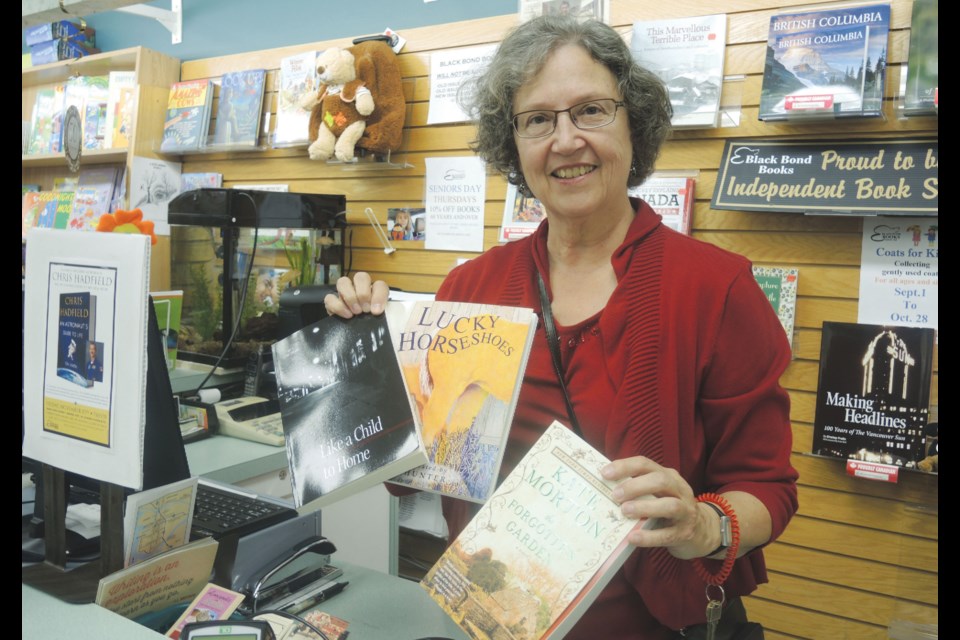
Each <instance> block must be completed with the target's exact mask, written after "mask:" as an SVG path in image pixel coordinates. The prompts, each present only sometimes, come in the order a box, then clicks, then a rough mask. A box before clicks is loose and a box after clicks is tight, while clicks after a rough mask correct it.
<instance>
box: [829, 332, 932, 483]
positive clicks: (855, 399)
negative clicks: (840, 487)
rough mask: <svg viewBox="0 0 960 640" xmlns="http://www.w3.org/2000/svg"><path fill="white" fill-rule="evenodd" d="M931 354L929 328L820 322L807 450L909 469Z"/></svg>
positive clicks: (924, 409) (915, 454) (919, 442)
mask: <svg viewBox="0 0 960 640" xmlns="http://www.w3.org/2000/svg"><path fill="white" fill-rule="evenodd" d="M933 354H934V330H933V329H928V328H922V327H899V326H883V325H875V324H855V323H852V322H824V323H823V332H822V335H821V342H820V375H819V380H818V382H817V404H816V414H815V416H814V423H813V453H814V454H817V455H823V456H831V457H835V458H842V459H853V460H862V461H865V462H875V463H881V464H892V465H897V466H899V467H903V468H907V469H913V468H916V465H917V463H918V462H919V461H920V460H922V459H923V458H924V457H925V446H924V445H925V442H924V432H925V429H926V426H927V418H928V417H929V405H930V381H931V377H932V372H933Z"/></svg>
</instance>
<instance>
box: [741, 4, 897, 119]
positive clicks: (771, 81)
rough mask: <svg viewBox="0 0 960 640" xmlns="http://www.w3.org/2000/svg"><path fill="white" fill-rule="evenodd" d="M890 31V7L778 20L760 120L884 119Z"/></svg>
mask: <svg viewBox="0 0 960 640" xmlns="http://www.w3.org/2000/svg"><path fill="white" fill-rule="evenodd" d="M889 30H890V5H889V4H872V5H856V6H851V7H843V8H836V9H826V10H822V11H804V12H790V13H781V14H778V15H775V16H773V17H772V18H771V19H770V32H769V37H768V40H767V54H766V61H765V63H764V70H763V88H762V90H761V92H760V112H759V117H760V119H761V120H779V119H787V118H791V117H796V116H813V115H830V116H878V115H880V114H881V110H882V107H883V93H884V83H885V80H886V75H887V35H888V32H889Z"/></svg>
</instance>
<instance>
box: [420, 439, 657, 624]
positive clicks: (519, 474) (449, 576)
mask: <svg viewBox="0 0 960 640" xmlns="http://www.w3.org/2000/svg"><path fill="white" fill-rule="evenodd" d="M607 462H608V460H607V459H606V458H605V457H604V456H603V455H601V454H600V453H599V452H598V451H597V450H596V449H594V448H593V447H591V446H590V445H589V444H587V443H586V442H584V441H583V440H582V439H580V438H579V437H578V436H577V435H576V434H574V433H573V432H572V431H571V430H569V429H567V428H566V427H564V426H563V425H561V424H560V423H559V422H554V423H553V424H552V425H551V426H550V427H548V428H547V430H546V432H545V433H544V434H543V436H541V437H540V439H539V440H538V441H537V442H536V443H535V444H534V445H533V448H532V449H531V450H530V451H529V452H528V453H527V455H526V456H524V457H523V459H521V461H520V463H519V464H518V465H517V466H516V468H514V470H513V471H511V472H510V474H509V475H508V476H507V477H506V478H505V479H504V481H503V483H502V484H501V485H500V487H499V488H498V489H497V491H496V492H495V493H494V494H493V496H491V498H490V499H489V500H488V501H487V503H486V504H485V505H484V506H483V507H482V508H481V509H480V511H479V513H477V515H476V516H475V517H474V519H473V520H471V521H470V523H469V524H468V525H467V527H466V528H465V529H464V530H463V532H462V533H461V534H460V535H459V536H458V537H457V539H456V540H454V542H453V544H451V545H450V547H449V548H448V549H447V550H446V551H445V552H444V554H443V555H442V556H440V559H439V560H438V561H437V563H436V564H435V565H434V566H433V567H432V568H431V569H430V571H429V572H428V573H427V575H426V576H425V577H424V579H423V581H422V582H421V586H423V588H424V589H426V591H427V593H429V594H430V597H432V598H433V599H434V600H436V602H437V603H438V604H439V605H440V607H441V608H442V609H443V610H444V611H446V613H447V614H448V615H449V616H450V617H451V618H452V619H453V620H454V622H456V623H457V624H458V625H460V627H461V628H463V630H464V631H465V632H466V633H467V635H469V636H470V637H471V638H477V639H480V640H494V639H499V638H509V637H516V638H540V639H545V638H562V637H563V636H564V634H566V633H567V632H568V631H569V630H570V628H571V627H573V625H574V624H575V623H576V621H577V620H578V619H579V618H580V617H581V616H582V615H583V612H584V611H586V609H587V607H589V606H590V604H591V603H592V602H593V601H594V600H595V599H596V597H597V595H598V594H599V593H600V591H601V590H602V589H603V587H604V586H605V585H606V584H607V582H609V580H610V578H611V577H612V576H613V574H614V573H615V572H616V571H617V570H618V569H619V568H620V566H621V565H622V564H623V563H624V562H625V561H626V559H627V557H628V556H629V555H630V552H631V551H632V549H633V547H632V546H631V545H630V544H629V543H628V542H627V539H626V538H627V534H628V533H630V531H631V530H633V528H634V527H637V526H647V524H648V523H650V522H651V521H644V524H643V525H641V524H640V522H639V521H637V520H632V519H628V518H625V517H624V516H623V514H622V513H621V512H620V507H619V505H617V504H616V503H615V502H614V501H613V499H612V498H611V491H612V489H613V487H614V486H615V483H612V482H607V481H606V480H604V479H603V478H601V477H600V473H599V470H600V469H601V468H602V467H603V465H604V464H606V463H607ZM508 632H509V633H508Z"/></svg>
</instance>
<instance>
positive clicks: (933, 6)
mask: <svg viewBox="0 0 960 640" xmlns="http://www.w3.org/2000/svg"><path fill="white" fill-rule="evenodd" d="M939 7H940V3H939V2H938V1H937V0H913V16H912V18H911V20H910V54H909V57H908V59H907V66H906V70H905V71H902V72H901V76H900V94H901V95H902V96H903V111H904V113H906V114H907V115H924V114H934V113H937V110H938V109H939V107H940V18H939ZM902 69H904V67H901V70H902Z"/></svg>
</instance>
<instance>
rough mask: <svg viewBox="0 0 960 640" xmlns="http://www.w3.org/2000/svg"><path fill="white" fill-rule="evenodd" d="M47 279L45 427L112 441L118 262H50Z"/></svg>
mask: <svg viewBox="0 0 960 640" xmlns="http://www.w3.org/2000/svg"><path fill="white" fill-rule="evenodd" d="M49 283H50V286H49V292H48V297H47V319H46V328H47V333H46V352H45V354H44V357H45V360H46V368H45V371H46V372H48V373H47V375H46V376H45V378H44V385H43V429H44V431H48V432H54V433H59V434H62V435H65V436H70V437H72V438H77V439H79V440H84V441H86V442H91V443H94V444H100V445H104V446H110V434H111V429H110V423H111V420H110V401H111V397H112V394H113V378H112V373H113V368H114V365H113V359H114V355H115V353H116V342H115V337H114V323H115V319H116V316H115V304H116V297H117V268H116V267H108V266H104V267H100V266H92V265H80V264H71V263H69V262H51V263H50V265H49ZM49 372H55V375H49Z"/></svg>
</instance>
